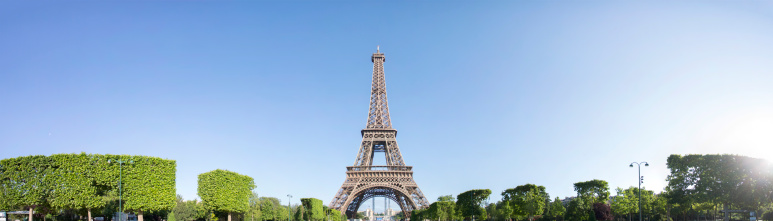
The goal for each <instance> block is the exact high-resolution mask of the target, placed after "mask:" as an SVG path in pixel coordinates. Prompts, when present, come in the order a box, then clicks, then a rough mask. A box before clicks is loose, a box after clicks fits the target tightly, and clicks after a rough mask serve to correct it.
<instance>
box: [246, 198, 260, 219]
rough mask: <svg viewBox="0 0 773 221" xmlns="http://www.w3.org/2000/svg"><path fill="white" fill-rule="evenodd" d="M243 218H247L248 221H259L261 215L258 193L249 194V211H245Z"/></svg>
mask: <svg viewBox="0 0 773 221" xmlns="http://www.w3.org/2000/svg"><path fill="white" fill-rule="evenodd" d="M245 218H248V219H249V220H250V221H255V220H256V219H257V220H261V213H260V197H258V193H256V192H254V191H253V192H252V194H250V198H249V209H247V213H245Z"/></svg>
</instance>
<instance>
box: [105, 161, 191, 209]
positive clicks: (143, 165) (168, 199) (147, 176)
mask: <svg viewBox="0 0 773 221" xmlns="http://www.w3.org/2000/svg"><path fill="white" fill-rule="evenodd" d="M105 158H106V159H107V160H114V159H123V160H126V161H129V162H132V163H129V164H124V165H123V169H122V170H123V171H122V173H123V176H122V179H121V182H122V185H123V190H122V193H121V194H122V195H123V196H122V198H123V201H124V204H123V207H124V210H128V211H134V212H135V213H137V221H143V220H144V219H143V213H144V212H145V211H161V210H170V209H172V207H174V205H175V199H176V195H177V191H176V190H175V178H176V175H175V174H176V168H177V163H176V162H175V161H174V160H165V159H161V158H158V157H147V156H127V155H105ZM104 161H105V160H104V159H103V160H101V161H100V162H97V164H99V165H103V163H104ZM111 162H112V161H111ZM110 165H111V166H110V167H111V169H112V170H113V171H112V174H113V178H112V181H113V182H115V181H117V180H118V178H119V174H118V173H119V172H120V170H121V169H120V168H119V167H121V165H119V164H118V163H110ZM97 177H99V176H97Z"/></svg>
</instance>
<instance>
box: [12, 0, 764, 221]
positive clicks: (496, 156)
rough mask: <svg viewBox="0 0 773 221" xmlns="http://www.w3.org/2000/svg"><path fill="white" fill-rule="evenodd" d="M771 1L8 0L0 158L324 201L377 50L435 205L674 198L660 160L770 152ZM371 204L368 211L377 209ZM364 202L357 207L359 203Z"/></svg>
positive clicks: (411, 153)
mask: <svg viewBox="0 0 773 221" xmlns="http://www.w3.org/2000/svg"><path fill="white" fill-rule="evenodd" d="M772 9H773V4H771V3H770V2H765V1H740V2H738V1H732V2H731V1H716V2H715V1H682V2H667V1H649V2H622V1H539V2H538V1H503V2H496V1H476V2H463V1H459V2H456V1H451V2H439V1H418V2H407V1H406V2H403V1H398V2H389V3H386V2H373V1H368V2H346V1H332V2H303V1H289V2H284V1H255V2H248V1H237V2H210V1H192V2H184V1H170V2H149V1H141V2H114V1H109V2H90V1H78V2H23V3H22V2H2V3H0V33H2V34H0V51H1V52H0V149H1V152H2V155H0V158H9V157H17V156H25V155H34V154H43V155H50V154H55V153H80V152H87V153H100V154H107V153H110V154H132V155H148V156H158V157H162V158H167V159H173V160H176V161H177V165H178V168H177V192H178V193H179V194H182V195H183V196H184V197H185V198H186V199H193V198H197V195H196V182H197V175H198V174H200V173H203V172H207V171H211V170H214V169H227V170H231V171H235V172H238V173H241V174H245V175H249V176H251V177H253V178H255V181H256V184H257V186H258V187H257V189H256V191H257V192H258V193H259V194H260V195H262V196H273V197H278V198H280V199H282V202H283V203H286V202H287V201H286V197H285V195H287V194H292V195H293V196H295V197H294V198H293V199H292V203H298V199H299V198H302V197H315V198H319V199H322V200H323V201H325V203H326V204H327V203H328V202H329V201H330V200H331V199H332V197H333V195H334V194H335V193H336V191H337V190H338V188H339V187H340V185H341V183H343V181H344V171H345V167H346V166H350V165H351V164H352V163H353V162H354V158H355V155H356V153H357V148H358V146H359V143H360V139H361V138H360V132H359V130H361V129H362V128H364V127H365V120H366V117H367V111H368V110H367V108H368V100H369V90H370V81H371V70H372V63H371V62H370V55H371V54H372V53H374V52H375V49H376V45H380V46H381V49H382V50H381V51H382V52H384V53H385V54H386V57H387V62H386V64H385V69H386V79H387V91H388V95H389V99H390V100H389V104H390V112H391V116H392V122H393V125H394V127H395V128H396V129H397V130H398V131H399V134H398V143H399V145H400V148H401V151H402V154H403V156H404V159H405V161H406V163H407V164H409V165H412V166H414V176H415V180H416V181H417V183H418V184H419V186H420V187H421V189H422V191H423V192H424V194H425V195H426V197H427V198H428V199H429V200H430V201H434V200H435V199H436V198H437V197H438V196H440V195H447V194H453V195H456V194H458V193H461V192H463V191H466V190H469V189H473V188H489V189H491V190H492V191H493V193H494V194H493V195H492V197H491V201H492V202H493V201H496V200H499V199H500V196H499V193H501V192H502V191H503V190H504V189H507V188H513V187H515V186H518V185H522V184H526V183H534V184H538V185H544V186H546V187H547V190H548V192H549V193H550V195H551V196H552V197H555V196H559V197H561V198H563V197H565V196H571V195H574V194H575V193H574V191H573V188H572V184H573V183H575V182H579V181H586V180H591V179H603V180H607V181H608V182H609V183H610V187H611V188H613V189H614V188H615V187H628V186H633V185H636V178H637V177H636V176H637V175H636V169H632V168H629V167H628V164H630V163H631V162H633V161H648V162H649V163H650V165H651V166H650V167H648V168H642V175H643V176H644V177H645V183H644V186H645V187H646V188H648V189H655V190H656V191H660V190H662V189H663V187H664V186H665V185H666V181H665V179H666V176H667V174H668V170H667V168H666V165H665V160H666V157H668V155H670V154H693V153H695V154H705V153H732V154H741V155H748V156H752V157H760V158H765V159H768V160H773V151H771V149H773V148H771V146H773V136H771V134H773V86H771V85H773V62H771V61H773V41H771V39H773V28H772V27H773V10H772ZM379 204H380V205H383V202H380V203H377V208H376V209H377V210H381V207H382V206H380V205H379ZM362 208H367V206H363V207H362Z"/></svg>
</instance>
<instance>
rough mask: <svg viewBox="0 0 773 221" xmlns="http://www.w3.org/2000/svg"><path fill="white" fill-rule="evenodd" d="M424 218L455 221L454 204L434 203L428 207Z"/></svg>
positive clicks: (447, 202) (446, 202)
mask: <svg viewBox="0 0 773 221" xmlns="http://www.w3.org/2000/svg"><path fill="white" fill-rule="evenodd" d="M426 213H427V214H426V216H427V218H428V219H431V220H456V219H457V218H458V217H456V203H454V202H449V201H439V202H434V203H432V204H430V205H429V209H427V211H426Z"/></svg>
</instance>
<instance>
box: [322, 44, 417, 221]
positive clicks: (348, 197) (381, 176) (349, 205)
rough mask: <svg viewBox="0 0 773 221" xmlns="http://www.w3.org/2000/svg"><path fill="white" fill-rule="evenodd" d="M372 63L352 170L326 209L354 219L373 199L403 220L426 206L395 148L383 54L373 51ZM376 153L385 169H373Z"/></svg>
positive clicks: (398, 150)
mask: <svg viewBox="0 0 773 221" xmlns="http://www.w3.org/2000/svg"><path fill="white" fill-rule="evenodd" d="M371 61H372V62H373V84H372V85H371V91H370V108H369V111H368V122H367V125H366V126H365V129H363V130H362V131H361V134H362V144H361V145H360V151H359V153H357V158H356V159H355V160H354V166H350V167H346V180H345V181H344V184H343V185H341V189H339V190H338V193H336V195H335V197H333V200H332V201H330V204H329V205H328V207H330V208H333V209H336V210H338V211H342V212H345V213H346V216H347V217H349V218H356V213H357V211H358V210H359V208H360V205H362V203H363V202H365V201H367V200H368V199H371V198H373V197H386V198H389V199H391V200H393V201H395V202H397V204H398V205H399V206H400V209H401V210H402V211H403V214H405V216H406V217H409V216H410V215H411V211H413V210H414V209H421V208H428V207H429V202H428V201H427V199H426V198H425V197H424V194H423V193H422V192H421V190H420V189H419V186H418V185H416V182H415V181H414V180H413V171H411V169H412V167H411V166H406V165H405V162H404V161H403V155H402V154H400V148H398V147H397V140H396V139H395V137H396V136H397V130H395V129H393V128H392V121H391V119H390V118H389V106H388V105H387V95H386V81H385V79H384V62H385V61H386V58H385V57H384V54H383V53H380V51H378V50H377V51H376V53H375V54H373V56H371ZM375 153H384V156H385V157H386V164H387V165H376V166H374V165H373V156H374V154H375Z"/></svg>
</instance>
